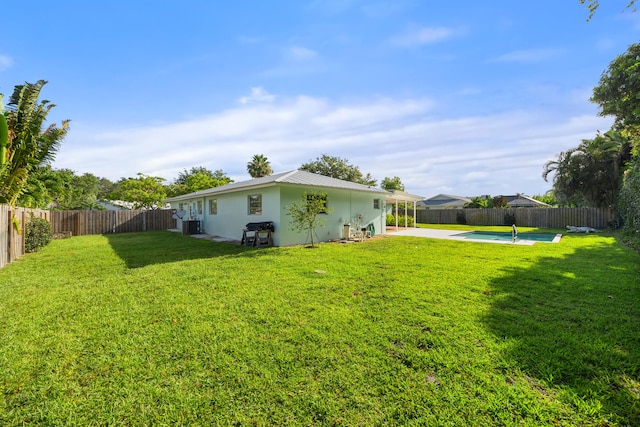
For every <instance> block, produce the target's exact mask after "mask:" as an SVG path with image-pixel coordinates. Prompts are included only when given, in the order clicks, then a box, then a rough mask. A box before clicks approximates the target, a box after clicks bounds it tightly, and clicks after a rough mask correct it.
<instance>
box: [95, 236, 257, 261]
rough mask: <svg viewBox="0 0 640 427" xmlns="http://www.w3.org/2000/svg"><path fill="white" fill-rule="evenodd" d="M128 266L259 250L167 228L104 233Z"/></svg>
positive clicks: (250, 252)
mask: <svg viewBox="0 0 640 427" xmlns="http://www.w3.org/2000/svg"><path fill="white" fill-rule="evenodd" d="M105 236H106V237H107V239H108V240H109V245H110V246H111V248H112V249H113V250H114V251H115V252H116V254H117V255H118V256H119V257H120V258H121V259H122V260H123V261H124V262H125V264H126V266H127V267H128V268H140V267H145V266H148V265H153V264H164V263H169V262H176V261H187V260H195V259H206V258H214V257H221V256H243V257H256V256H260V255H261V251H263V250H262V249H253V248H248V247H246V246H241V245H237V244H233V243H224V242H212V241H210V240H200V239H195V238H193V237H190V236H183V235H181V234H178V233H173V232H169V231H147V232H141V233H121V234H108V235H105Z"/></svg>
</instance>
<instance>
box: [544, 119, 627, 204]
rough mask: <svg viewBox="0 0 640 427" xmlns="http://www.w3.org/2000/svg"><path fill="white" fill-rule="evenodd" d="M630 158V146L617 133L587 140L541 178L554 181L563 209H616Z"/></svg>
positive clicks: (551, 163) (549, 166) (548, 165)
mask: <svg viewBox="0 0 640 427" xmlns="http://www.w3.org/2000/svg"><path fill="white" fill-rule="evenodd" d="M630 158H631V142H630V139H629V138H628V137H625V136H624V135H622V134H620V133H619V132H615V131H608V132H606V133H604V134H598V135H597V136H596V137H595V138H594V139H585V140H583V141H582V143H580V145H579V146H578V147H575V148H572V149H570V150H567V151H565V152H562V153H560V155H559V156H558V159H557V160H551V161H549V162H547V163H546V165H545V167H544V172H543V173H542V177H543V178H544V179H545V181H546V180H547V178H548V176H549V175H550V174H552V173H553V174H555V175H554V177H553V188H554V190H555V192H556V195H557V197H558V202H559V203H560V204H563V205H570V206H571V205H573V206H597V207H613V206H615V204H616V200H617V197H618V193H619V191H620V188H621V186H622V171H621V169H622V167H623V166H624V164H625V163H626V162H627V161H628V160H629V159H630Z"/></svg>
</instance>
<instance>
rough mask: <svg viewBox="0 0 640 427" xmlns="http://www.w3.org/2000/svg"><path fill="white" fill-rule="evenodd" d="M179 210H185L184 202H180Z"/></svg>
mask: <svg viewBox="0 0 640 427" xmlns="http://www.w3.org/2000/svg"><path fill="white" fill-rule="evenodd" d="M178 210H179V211H183V210H184V203H178Z"/></svg>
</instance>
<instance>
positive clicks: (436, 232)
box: [387, 227, 560, 246]
mask: <svg viewBox="0 0 640 427" xmlns="http://www.w3.org/2000/svg"><path fill="white" fill-rule="evenodd" d="M394 228H395V227H394ZM394 228H391V229H387V235H389V236H412V237H427V238H431V239H447V240H459V241H464V242H476V243H497V244H499V245H520V246H531V245H533V244H535V243H536V242H535V241H533V240H517V241H516V242H511V241H509V240H485V239H467V238H465V237H463V236H462V234H465V233H468V232H469V230H440V229H435V228H406V229H404V228H401V229H399V230H397V231H396V230H394ZM558 236H560V235H556V238H555V239H554V241H553V243H557V242H558V241H559V240H560V239H559V237H558Z"/></svg>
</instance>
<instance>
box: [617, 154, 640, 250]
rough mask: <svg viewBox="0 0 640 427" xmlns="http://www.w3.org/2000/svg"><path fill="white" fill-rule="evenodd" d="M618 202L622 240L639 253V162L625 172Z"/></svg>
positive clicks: (633, 163)
mask: <svg viewBox="0 0 640 427" xmlns="http://www.w3.org/2000/svg"><path fill="white" fill-rule="evenodd" d="M618 200H619V206H618V212H619V214H620V215H621V216H622V218H623V219H624V226H623V229H622V232H623V236H624V239H625V241H626V242H627V243H628V244H629V245H630V246H631V247H633V248H635V249H636V250H637V251H640V161H635V162H632V164H631V165H630V167H629V169H628V170H627V171H625V173H624V184H623V186H622V190H621V191H620V196H619V198H618Z"/></svg>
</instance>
